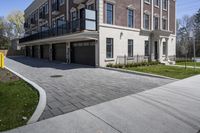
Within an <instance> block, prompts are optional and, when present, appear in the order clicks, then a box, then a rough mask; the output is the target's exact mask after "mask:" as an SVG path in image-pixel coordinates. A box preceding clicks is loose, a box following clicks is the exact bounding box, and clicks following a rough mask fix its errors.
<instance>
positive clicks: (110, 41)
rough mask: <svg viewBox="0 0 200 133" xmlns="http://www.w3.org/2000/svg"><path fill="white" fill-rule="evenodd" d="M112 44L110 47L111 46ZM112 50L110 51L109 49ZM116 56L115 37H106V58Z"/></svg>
mask: <svg viewBox="0 0 200 133" xmlns="http://www.w3.org/2000/svg"><path fill="white" fill-rule="evenodd" d="M109 46H110V48H109ZM109 49H110V50H111V51H108V50H109ZM113 57H114V39H113V38H106V58H107V59H112V58H113Z"/></svg>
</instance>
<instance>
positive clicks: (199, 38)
mask: <svg viewBox="0 0 200 133" xmlns="http://www.w3.org/2000/svg"><path fill="white" fill-rule="evenodd" d="M194 17H195V21H194V27H195V28H194V32H195V40H196V41H195V43H196V55H197V56H198V57H200V9H199V11H198V12H197V13H196V14H195V16H194Z"/></svg>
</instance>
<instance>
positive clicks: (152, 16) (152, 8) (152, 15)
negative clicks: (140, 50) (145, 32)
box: [142, 0, 154, 30]
mask: <svg viewBox="0 0 200 133" xmlns="http://www.w3.org/2000/svg"><path fill="white" fill-rule="evenodd" d="M142 1H143V0H142ZM153 18H154V0H151V30H154V27H153Z"/></svg>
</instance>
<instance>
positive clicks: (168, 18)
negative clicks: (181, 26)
mask: <svg viewBox="0 0 200 133" xmlns="http://www.w3.org/2000/svg"><path fill="white" fill-rule="evenodd" d="M167 3H168V10H167V11H168V16H167V20H168V22H167V30H168V31H170V28H169V26H170V25H169V23H170V17H169V16H170V0H168V1H167Z"/></svg>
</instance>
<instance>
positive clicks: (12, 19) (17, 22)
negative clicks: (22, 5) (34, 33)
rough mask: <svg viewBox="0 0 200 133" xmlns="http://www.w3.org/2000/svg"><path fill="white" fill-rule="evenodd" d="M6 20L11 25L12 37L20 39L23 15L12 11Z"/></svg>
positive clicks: (22, 30) (22, 32) (22, 31)
mask: <svg viewBox="0 0 200 133" xmlns="http://www.w3.org/2000/svg"><path fill="white" fill-rule="evenodd" d="M7 20H8V22H9V24H11V27H12V29H13V33H14V37H15V38H20V37H22V36H23V34H24V13H23V12H21V11H13V12H11V13H10V14H9V15H8V17H7Z"/></svg>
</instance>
